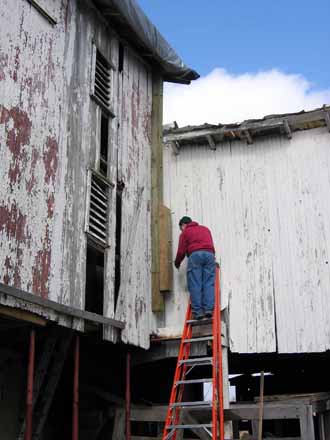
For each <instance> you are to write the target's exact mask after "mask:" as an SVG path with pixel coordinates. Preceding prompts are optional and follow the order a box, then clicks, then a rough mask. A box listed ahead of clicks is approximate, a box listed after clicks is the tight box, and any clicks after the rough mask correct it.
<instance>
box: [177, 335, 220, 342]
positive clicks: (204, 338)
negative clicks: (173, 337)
mask: <svg viewBox="0 0 330 440" xmlns="http://www.w3.org/2000/svg"><path fill="white" fill-rule="evenodd" d="M201 341H213V336H203V337H202V338H191V339H184V340H183V341H182V342H183V343H184V344H186V343H187V342H201Z"/></svg>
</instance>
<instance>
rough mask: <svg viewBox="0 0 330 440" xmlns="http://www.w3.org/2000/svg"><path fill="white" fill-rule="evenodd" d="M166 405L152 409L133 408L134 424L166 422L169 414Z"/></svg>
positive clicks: (132, 417)
mask: <svg viewBox="0 0 330 440" xmlns="http://www.w3.org/2000/svg"><path fill="white" fill-rule="evenodd" d="M167 408H168V406H167V405H166V406H165V405H164V406H163V405H157V406H151V407H137V406H132V408H131V421H132V422H164V421H165V419H166V414H167Z"/></svg>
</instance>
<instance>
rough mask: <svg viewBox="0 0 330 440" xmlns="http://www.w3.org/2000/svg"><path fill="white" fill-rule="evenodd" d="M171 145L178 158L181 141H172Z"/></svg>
mask: <svg viewBox="0 0 330 440" xmlns="http://www.w3.org/2000/svg"><path fill="white" fill-rule="evenodd" d="M169 144H170V146H171V148H172V151H173V153H174V154H175V155H176V156H178V155H179V153H180V142H179V141H172V142H169Z"/></svg>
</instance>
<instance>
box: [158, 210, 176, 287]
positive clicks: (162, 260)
mask: <svg viewBox="0 0 330 440" xmlns="http://www.w3.org/2000/svg"><path fill="white" fill-rule="evenodd" d="M159 271H160V278H159V288H160V291H161V292H168V291H170V290H172V284H173V262H172V222H171V210H170V209H169V208H167V207H166V206H164V205H161V206H160V210H159Z"/></svg>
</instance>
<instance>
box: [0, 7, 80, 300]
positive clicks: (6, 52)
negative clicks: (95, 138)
mask: <svg viewBox="0 0 330 440" xmlns="http://www.w3.org/2000/svg"><path fill="white" fill-rule="evenodd" d="M66 6H67V5H66V2H62V3H61V5H60V6H59V9H58V13H59V15H58V17H59V24H58V26H57V27H53V26H51V25H50V24H49V22H47V21H46V20H45V18H44V17H42V16H41V15H40V14H39V12H38V11H36V10H35V9H34V8H32V7H31V5H29V4H28V3H27V2H21V1H14V2H5V4H4V5H3V7H2V9H1V16H0V20H1V22H2V23H5V24H4V25H2V26H1V30H0V34H1V35H0V38H1V48H0V60H1V61H0V82H1V88H0V90H1V92H0V95H1V99H0V102H1V110H0V112H1V116H0V120H1V122H0V131H1V136H0V139H1V140H0V142H1V148H0V156H1V170H0V173H1V181H2V182H3V184H2V185H1V189H0V206H1V214H0V223H1V226H0V230H1V232H0V235H1V246H0V266H1V275H0V276H1V279H2V280H3V281H4V282H5V283H6V284H9V285H14V286H16V287H18V288H22V289H24V290H28V291H30V292H33V293H35V294H37V295H41V296H43V297H48V298H49V299H52V300H59V291H60V286H59V283H60V279H61V276H60V272H61V269H62V268H61V259H59V258H57V257H58V256H59V255H61V252H62V248H61V240H58V238H59V236H60V235H61V233H62V226H61V225H62V222H63V218H64V206H65V203H66V201H65V190H64V180H65V179H64V176H65V172H66V165H67V164H66V161H65V158H64V157H65V149H66V146H65V143H64V144H63V139H65V123H64V116H63V114H64V113H65V109H66V102H65V96H63V94H62V90H63V87H64V84H65V81H66V77H65V75H64V64H63V63H64V53H65V50H66V47H67V46H68V45H70V43H71V42H72V39H73V38H74V35H73V34H70V35H68V34H66V33H65V29H64V28H65V21H64V15H65V13H66ZM71 18H72V15H71V16H70V17H68V21H69V22H70V20H71ZM8 29H10V30H11V33H8ZM11 35H15V36H16V37H17V38H15V40H13V39H12V38H11ZM69 75H70V72H69V71H67V72H66V76H67V77H69ZM61 129H63V130H64V133H63V132H62V131H61ZM60 170H61V171H60ZM2 302H6V303H14V302H13V301H12V300H10V299H6V300H3V301H2Z"/></svg>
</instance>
